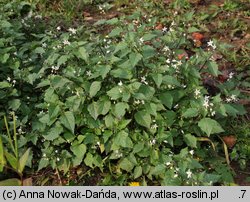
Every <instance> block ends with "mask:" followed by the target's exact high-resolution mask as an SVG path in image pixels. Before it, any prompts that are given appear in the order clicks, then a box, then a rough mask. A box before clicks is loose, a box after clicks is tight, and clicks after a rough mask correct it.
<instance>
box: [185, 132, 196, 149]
mask: <svg viewBox="0 0 250 202" xmlns="http://www.w3.org/2000/svg"><path fill="white" fill-rule="evenodd" d="M184 141H185V142H186V144H187V145H188V146H190V147H195V148H196V145H197V138H196V137H195V136H193V135H191V134H187V135H184Z"/></svg>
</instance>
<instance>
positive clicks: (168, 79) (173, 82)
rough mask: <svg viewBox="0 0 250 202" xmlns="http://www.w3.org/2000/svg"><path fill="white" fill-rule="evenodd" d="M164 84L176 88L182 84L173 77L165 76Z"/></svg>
mask: <svg viewBox="0 0 250 202" xmlns="http://www.w3.org/2000/svg"><path fill="white" fill-rule="evenodd" d="M162 81H163V83H165V84H167V85H175V86H180V82H179V81H178V80H177V79H176V78H175V77H173V76H169V75H165V76H164V77H163V78H162Z"/></svg>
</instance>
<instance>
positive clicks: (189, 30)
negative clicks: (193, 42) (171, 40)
mask: <svg viewBox="0 0 250 202" xmlns="http://www.w3.org/2000/svg"><path fill="white" fill-rule="evenodd" d="M199 31H200V30H199V29H197V28H196V27H189V28H188V33H193V32H199Z"/></svg>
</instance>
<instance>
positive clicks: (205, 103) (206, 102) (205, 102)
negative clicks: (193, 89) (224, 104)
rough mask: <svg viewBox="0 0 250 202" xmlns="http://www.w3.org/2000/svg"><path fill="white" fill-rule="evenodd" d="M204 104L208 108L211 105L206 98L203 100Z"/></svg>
mask: <svg viewBox="0 0 250 202" xmlns="http://www.w3.org/2000/svg"><path fill="white" fill-rule="evenodd" d="M203 106H204V107H205V108H206V109H207V108H208V107H209V103H208V101H206V100H204V102H203Z"/></svg>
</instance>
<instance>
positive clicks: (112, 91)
mask: <svg viewBox="0 0 250 202" xmlns="http://www.w3.org/2000/svg"><path fill="white" fill-rule="evenodd" d="M119 89H120V88H119V87H114V88H112V89H110V90H109V91H108V92H107V95H108V96H109V97H110V98H111V99H113V100H117V99H118V98H120V97H122V93H121V92H120V90H119Z"/></svg>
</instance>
